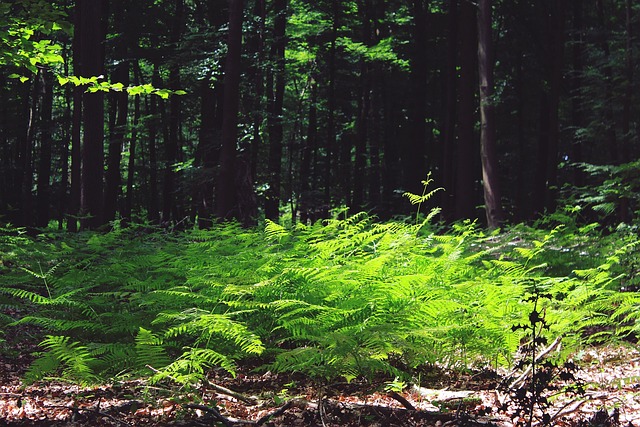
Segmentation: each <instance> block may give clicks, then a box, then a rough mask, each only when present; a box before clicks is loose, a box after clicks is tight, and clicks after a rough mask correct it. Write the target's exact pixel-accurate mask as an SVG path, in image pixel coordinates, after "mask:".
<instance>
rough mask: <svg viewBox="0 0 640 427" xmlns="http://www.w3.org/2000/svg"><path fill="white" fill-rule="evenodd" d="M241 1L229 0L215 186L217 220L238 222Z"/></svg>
mask: <svg viewBox="0 0 640 427" xmlns="http://www.w3.org/2000/svg"><path fill="white" fill-rule="evenodd" d="M242 10H243V5H242V0H229V36H228V43H227V44H228V47H227V58H226V62H225V72H224V107H223V119H222V149H221V151H220V171H219V173H218V180H217V182H216V213H217V216H218V218H220V219H224V220H229V219H233V218H236V219H239V218H238V216H239V212H238V207H237V204H238V194H237V192H236V188H235V173H236V172H235V168H236V158H237V152H236V146H237V139H238V108H239V103H240V72H241V70H240V53H241V49H242Z"/></svg>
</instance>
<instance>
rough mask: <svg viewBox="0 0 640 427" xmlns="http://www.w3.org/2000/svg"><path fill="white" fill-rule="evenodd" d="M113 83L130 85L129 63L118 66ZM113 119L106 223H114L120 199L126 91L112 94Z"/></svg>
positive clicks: (113, 76) (110, 129) (108, 164)
mask: <svg viewBox="0 0 640 427" xmlns="http://www.w3.org/2000/svg"><path fill="white" fill-rule="evenodd" d="M111 79H112V81H113V82H114V83H115V82H119V83H123V84H124V85H125V87H126V86H128V85H129V62H128V61H123V62H121V63H120V64H118V66H117V68H116V70H115V71H114V72H113V74H112V76H111ZM109 98H111V103H110V104H111V105H110V107H111V113H110V115H111V117H112V119H110V122H111V123H110V126H109V148H108V154H107V171H106V174H105V202H104V215H105V217H104V219H105V221H106V222H109V221H113V220H114V219H115V217H116V211H117V209H118V197H119V195H120V187H121V181H122V178H121V174H120V162H121V161H122V147H123V143H124V136H125V134H126V131H127V118H128V114H129V97H128V95H127V92H126V91H121V92H112V93H110V94H109Z"/></svg>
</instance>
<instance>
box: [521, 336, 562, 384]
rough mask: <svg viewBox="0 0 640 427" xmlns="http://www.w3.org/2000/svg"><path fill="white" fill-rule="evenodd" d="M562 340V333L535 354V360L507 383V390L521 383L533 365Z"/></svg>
mask: <svg viewBox="0 0 640 427" xmlns="http://www.w3.org/2000/svg"><path fill="white" fill-rule="evenodd" d="M561 341H562V335H560V336H558V337H557V338H556V339H555V340H554V341H553V342H552V343H551V344H550V345H549V347H547V348H545V349H544V350H542V352H541V353H540V354H538V356H536V360H535V361H534V363H530V364H529V366H528V367H527V369H525V371H524V372H523V373H522V374H521V375H520V376H519V377H518V378H516V379H515V380H513V381H512V382H511V384H509V388H508V390H514V389H516V388H517V387H518V385H520V384H521V383H523V382H524V381H525V380H526V379H527V377H528V376H529V375H530V374H531V371H532V369H533V365H538V363H540V362H541V361H542V360H543V359H544V358H545V357H547V356H548V355H549V353H551V352H552V351H553V350H555V349H556V348H558V346H559V345H560V342H561ZM511 375H513V373H511V374H510V375H509V376H511Z"/></svg>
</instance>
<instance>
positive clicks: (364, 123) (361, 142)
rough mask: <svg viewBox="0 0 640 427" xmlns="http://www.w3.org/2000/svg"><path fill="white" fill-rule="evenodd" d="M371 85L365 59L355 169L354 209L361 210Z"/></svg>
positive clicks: (357, 124)
mask: <svg viewBox="0 0 640 427" xmlns="http://www.w3.org/2000/svg"><path fill="white" fill-rule="evenodd" d="M370 93H371V85H370V80H369V67H368V65H367V64H366V63H365V61H364V60H362V61H361V63H360V97H359V98H358V118H357V121H356V141H355V148H356V152H355V163H354V170H353V196H352V199H351V204H352V207H353V209H355V210H356V211H361V210H363V209H364V208H365V206H364V201H365V183H366V181H367V138H368V136H369V131H368V125H369V112H370Z"/></svg>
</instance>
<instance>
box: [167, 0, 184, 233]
mask: <svg viewBox="0 0 640 427" xmlns="http://www.w3.org/2000/svg"><path fill="white" fill-rule="evenodd" d="M175 4H176V8H175V14H174V16H173V23H172V28H171V37H170V40H171V43H172V44H173V45H174V46H175V45H176V44H177V43H178V42H179V41H180V37H181V35H182V29H183V26H184V7H185V6H184V0H177V1H176V2H175ZM169 88H170V89H171V90H178V89H180V65H179V63H178V62H177V61H172V62H171V64H170V65H169ZM180 110H181V101H180V97H178V96H175V95H174V96H171V98H170V99H169V123H168V125H169V126H168V135H167V136H168V138H167V139H166V140H165V168H164V182H163V184H164V186H163V189H162V222H163V223H169V222H170V221H172V220H173V221H176V220H177V219H178V211H179V206H178V205H179V202H178V195H177V194H176V172H175V164H176V162H177V161H178V156H179V147H180V142H179V139H180V114H181V111H180Z"/></svg>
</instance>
